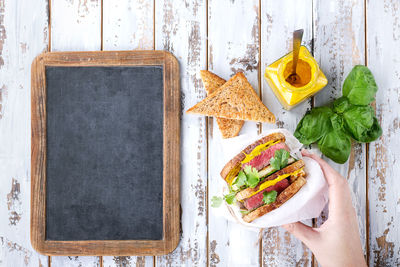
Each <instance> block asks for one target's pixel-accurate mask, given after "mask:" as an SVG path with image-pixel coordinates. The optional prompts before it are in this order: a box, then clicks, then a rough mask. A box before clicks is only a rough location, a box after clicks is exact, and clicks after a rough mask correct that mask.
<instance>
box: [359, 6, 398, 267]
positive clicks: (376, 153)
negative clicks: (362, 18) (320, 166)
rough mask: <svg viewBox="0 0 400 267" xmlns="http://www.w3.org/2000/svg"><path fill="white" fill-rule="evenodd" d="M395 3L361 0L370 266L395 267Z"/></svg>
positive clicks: (396, 139) (396, 230)
mask: <svg viewBox="0 0 400 267" xmlns="http://www.w3.org/2000/svg"><path fill="white" fill-rule="evenodd" d="M399 47H400V2H399V1H368V2H367V52H368V54H367V60H368V62H367V63H368V67H369V68H370V69H371V71H372V73H373V74H374V76H375V79H376V82H377V84H378V87H379V89H378V92H377V95H376V115H377V118H378V121H379V122H380V124H381V127H382V130H383V134H382V137H381V138H380V139H379V140H377V141H376V142H373V143H371V144H370V145H369V157H368V159H369V160H368V181H369V183H368V200H369V210H368V211H369V242H370V255H369V264H370V266H400V240H399V238H400V225H399V220H400V213H399V210H400V209H399V208H400V190H399V189H400V179H399V173H400V164H399V160H400V149H399V148H400V117H399V116H400V64H399V62H400V50H399V49H398V48H399Z"/></svg>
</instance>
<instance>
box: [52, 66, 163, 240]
mask: <svg viewBox="0 0 400 267" xmlns="http://www.w3.org/2000/svg"><path fill="white" fill-rule="evenodd" d="M46 84H47V185H46V187H47V207H46V213H47V216H46V219H47V221H46V238H47V239H48V240H129V239H151V240H158V239H162V229H163V222H162V189H163V188H162V180H163V179H162V169H163V165H162V155H163V151H162V142H163V69H162V67H161V66H148V67H47V68H46Z"/></svg>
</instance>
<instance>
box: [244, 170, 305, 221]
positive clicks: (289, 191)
mask: <svg viewBox="0 0 400 267" xmlns="http://www.w3.org/2000/svg"><path fill="white" fill-rule="evenodd" d="M306 183H307V180H306V179H305V178H304V177H299V178H298V179H296V181H294V182H293V183H292V184H291V185H289V186H288V187H287V188H286V189H285V190H283V191H282V192H281V193H280V194H279V195H278V196H277V198H276V201H275V202H273V203H271V204H268V205H264V206H261V207H259V208H258V209H256V210H254V211H252V212H250V213H248V214H246V215H244V216H243V220H244V221H245V222H248V223H250V222H252V221H254V220H255V219H257V218H259V217H261V216H263V215H265V214H267V213H268V212H270V211H273V210H274V209H277V208H279V207H280V206H282V205H283V204H284V203H285V202H286V201H288V200H289V199H290V198H292V197H293V196H294V195H295V194H296V193H297V192H298V191H299V190H300V189H301V188H302V187H303V186H304V185H305V184H306Z"/></svg>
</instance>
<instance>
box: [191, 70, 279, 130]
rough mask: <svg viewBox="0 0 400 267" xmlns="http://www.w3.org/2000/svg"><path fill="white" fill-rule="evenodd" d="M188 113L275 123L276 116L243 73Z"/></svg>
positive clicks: (209, 95)
mask: <svg viewBox="0 0 400 267" xmlns="http://www.w3.org/2000/svg"><path fill="white" fill-rule="evenodd" d="M186 113H191V114H198V115H204V116H210V117H217V118H225V119H232V120H244V121H256V122H269V123H275V116H274V114H272V112H271V111H269V109H268V108H267V107H266V106H265V105H264V104H263V102H262V101H261V100H260V97H259V96H258V95H257V93H256V92H255V91H254V89H253V87H252V86H251V84H250V83H249V82H248V81H247V79H246V77H245V76H244V74H243V73H241V72H239V73H237V74H235V75H234V76H233V77H232V78H231V79H229V81H227V82H226V83H224V84H223V85H222V86H221V87H219V88H218V89H217V90H215V91H214V92H212V93H210V94H208V95H207V97H206V98H205V99H203V100H202V101H200V102H199V103H197V104H196V105H194V106H193V107H191V108H190V109H188V110H187V111H186Z"/></svg>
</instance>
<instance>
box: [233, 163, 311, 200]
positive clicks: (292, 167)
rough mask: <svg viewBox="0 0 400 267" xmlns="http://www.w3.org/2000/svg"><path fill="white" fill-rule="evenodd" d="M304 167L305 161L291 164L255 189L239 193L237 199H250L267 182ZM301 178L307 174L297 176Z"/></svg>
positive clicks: (249, 188) (302, 173)
mask: <svg viewBox="0 0 400 267" xmlns="http://www.w3.org/2000/svg"><path fill="white" fill-rule="evenodd" d="M303 167H304V161H303V160H302V159H300V160H298V161H296V162H294V163H292V164H290V165H289V166H286V167H285V168H283V169H282V170H280V171H277V172H275V173H273V174H271V175H270V176H268V177H267V178H265V179H264V180H262V181H261V182H260V183H259V184H258V185H257V186H256V187H254V188H251V187H248V188H246V189H244V190H242V191H240V192H239V193H237V194H236V199H237V200H238V201H242V200H245V199H246V198H248V197H250V196H251V195H252V194H253V193H255V192H257V191H258V190H259V189H260V186H261V185H262V184H263V183H264V182H265V181H271V180H275V179H276V178H278V176H280V175H284V174H287V173H292V172H294V171H296V170H299V169H301V168H303ZM299 176H305V172H304V171H301V172H299V173H298V174H297V175H296V177H299ZM292 180H295V179H292ZM296 180H297V179H296Z"/></svg>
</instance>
